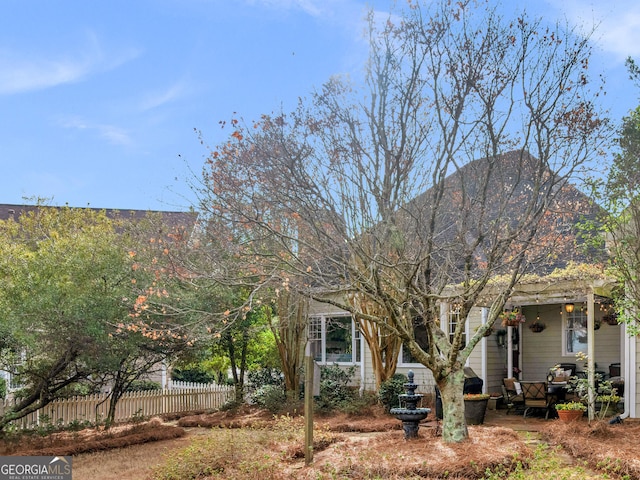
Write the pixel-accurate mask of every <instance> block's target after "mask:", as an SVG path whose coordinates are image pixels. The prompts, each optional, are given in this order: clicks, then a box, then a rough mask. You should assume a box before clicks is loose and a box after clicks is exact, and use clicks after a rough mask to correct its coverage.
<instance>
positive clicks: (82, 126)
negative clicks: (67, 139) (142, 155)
mask: <svg viewBox="0 0 640 480" xmlns="http://www.w3.org/2000/svg"><path fill="white" fill-rule="evenodd" d="M59 123H60V126H62V127H64V128H69V129H73V130H86V131H90V132H95V133H96V134H97V135H98V136H99V137H101V138H103V139H105V140H107V141H108V142H109V143H111V144H112V145H119V146H124V147H128V146H130V145H132V144H133V140H132V139H131V137H130V136H129V134H128V133H127V131H126V130H125V129H123V128H120V127H117V126H114V125H107V124H100V123H89V122H86V121H85V120H83V119H81V118H79V117H74V118H67V119H65V120H62V121H61V122H59Z"/></svg>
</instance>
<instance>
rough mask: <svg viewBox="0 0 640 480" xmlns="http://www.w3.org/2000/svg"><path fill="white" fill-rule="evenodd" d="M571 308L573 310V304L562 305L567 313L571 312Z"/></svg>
mask: <svg viewBox="0 0 640 480" xmlns="http://www.w3.org/2000/svg"><path fill="white" fill-rule="evenodd" d="M573 308H574V305H573V303H565V304H564V309H565V310H566V312H567V313H571V312H573Z"/></svg>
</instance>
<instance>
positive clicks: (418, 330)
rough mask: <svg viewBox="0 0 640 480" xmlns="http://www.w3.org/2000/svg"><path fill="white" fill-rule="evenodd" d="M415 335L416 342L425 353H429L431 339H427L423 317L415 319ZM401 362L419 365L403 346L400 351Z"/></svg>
mask: <svg viewBox="0 0 640 480" xmlns="http://www.w3.org/2000/svg"><path fill="white" fill-rule="evenodd" d="M413 334H414V335H415V338H416V342H417V344H418V345H420V348H422V349H423V350H424V351H425V352H428V351H429V338H428V337H427V327H425V326H424V322H423V321H422V317H416V318H414V319H413ZM400 362H401V363H416V364H417V363H419V362H418V360H416V359H415V358H414V357H413V355H411V352H410V351H409V349H408V348H407V347H406V346H405V345H404V344H402V347H401V351H400Z"/></svg>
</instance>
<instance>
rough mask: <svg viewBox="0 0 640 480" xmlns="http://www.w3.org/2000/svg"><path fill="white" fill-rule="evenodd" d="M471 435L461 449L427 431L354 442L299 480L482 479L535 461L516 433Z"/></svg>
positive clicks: (492, 430) (319, 459)
mask: <svg viewBox="0 0 640 480" xmlns="http://www.w3.org/2000/svg"><path fill="white" fill-rule="evenodd" d="M469 432H470V438H469V440H468V441H465V442H463V443H460V444H445V443H444V442H443V441H442V439H441V438H440V437H437V436H435V435H432V434H431V433H430V431H429V430H428V429H426V428H422V429H421V430H420V437H419V438H417V439H414V440H409V441H407V440H404V437H403V433H402V432H398V431H393V432H384V433H381V434H379V435H376V436H375V437H368V438H362V439H351V440H350V441H347V442H346V443H337V444H334V445H332V446H331V447H330V448H328V449H327V450H326V451H324V452H321V453H320V454H318V455H316V456H314V466H313V467H312V468H309V469H306V470H301V471H298V472H297V476H296V477H295V478H300V479H312V478H326V477H325V476H323V475H326V474H331V475H332V478H350V479H369V478H385V479H401V478H412V477H420V478H445V476H446V478H449V479H455V478H465V479H479V478H483V477H484V476H485V475H486V472H487V471H488V470H490V471H496V470H499V471H503V472H510V471H512V470H513V469H514V468H515V467H516V465H517V463H518V462H521V463H522V464H524V465H526V464H527V463H528V461H529V459H531V458H532V452H531V450H530V449H529V448H528V447H527V446H526V445H525V444H524V442H523V441H522V439H521V438H520V437H519V436H518V434H517V433H515V432H514V431H513V430H511V429H508V428H502V427H489V428H488V427H469ZM333 476H335V477H333Z"/></svg>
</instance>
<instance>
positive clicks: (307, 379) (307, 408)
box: [304, 344, 314, 465]
mask: <svg viewBox="0 0 640 480" xmlns="http://www.w3.org/2000/svg"><path fill="white" fill-rule="evenodd" d="M304 360H305V367H304V463H305V465H310V464H311V462H313V376H314V371H313V369H314V361H313V357H312V356H311V352H310V349H309V344H307V351H306V356H305V359H304Z"/></svg>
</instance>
